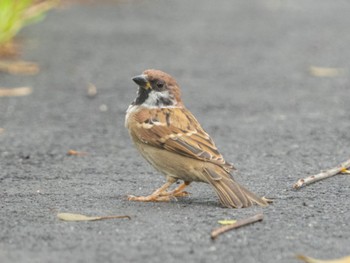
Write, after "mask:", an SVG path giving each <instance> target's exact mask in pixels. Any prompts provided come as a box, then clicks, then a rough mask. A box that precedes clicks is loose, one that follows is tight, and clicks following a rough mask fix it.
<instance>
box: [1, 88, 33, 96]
mask: <svg viewBox="0 0 350 263" xmlns="http://www.w3.org/2000/svg"><path fill="white" fill-rule="evenodd" d="M32 91H33V90H32V88H30V87H20V88H12V89H8V88H0V97H18V96H27V95H29V94H31V93H32Z"/></svg>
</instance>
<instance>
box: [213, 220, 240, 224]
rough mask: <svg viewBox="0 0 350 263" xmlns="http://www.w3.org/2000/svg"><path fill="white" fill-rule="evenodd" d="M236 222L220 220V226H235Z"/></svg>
mask: <svg viewBox="0 0 350 263" xmlns="http://www.w3.org/2000/svg"><path fill="white" fill-rule="evenodd" d="M236 222H237V220H219V221H218V223H219V224H220V225H233V224H234V223H236Z"/></svg>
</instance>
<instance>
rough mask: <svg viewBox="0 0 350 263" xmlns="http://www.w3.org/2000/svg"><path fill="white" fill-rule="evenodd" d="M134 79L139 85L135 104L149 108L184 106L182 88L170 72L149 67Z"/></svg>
mask: <svg viewBox="0 0 350 263" xmlns="http://www.w3.org/2000/svg"><path fill="white" fill-rule="evenodd" d="M132 80H133V81H134V82H135V83H136V84H137V85H138V86H139V90H138V94H137V98H136V100H135V101H134V102H133V104H134V105H142V106H145V107H148V108H167V107H182V105H183V104H182V101H181V91H180V88H179V86H178V84H177V83H176V81H175V79H174V78H173V77H172V76H170V75H169V74H167V73H165V72H162V71H160V70H155V69H148V70H145V71H144V72H143V73H142V74H141V75H138V76H135V77H133V78H132Z"/></svg>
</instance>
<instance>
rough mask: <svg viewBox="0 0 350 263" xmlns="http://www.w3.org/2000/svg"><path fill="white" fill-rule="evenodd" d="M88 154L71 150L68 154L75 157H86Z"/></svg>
mask: <svg viewBox="0 0 350 263" xmlns="http://www.w3.org/2000/svg"><path fill="white" fill-rule="evenodd" d="M87 154H88V153H87V152H78V151H75V150H69V151H68V152H67V155H74V156H85V155H87Z"/></svg>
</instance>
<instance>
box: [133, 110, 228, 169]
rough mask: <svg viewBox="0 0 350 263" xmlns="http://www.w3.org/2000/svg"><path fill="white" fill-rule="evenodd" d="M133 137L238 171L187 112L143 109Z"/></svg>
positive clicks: (139, 112)
mask: <svg viewBox="0 0 350 263" xmlns="http://www.w3.org/2000/svg"><path fill="white" fill-rule="evenodd" d="M133 121H135V122H136V125H132V126H133V134H134V135H135V136H136V137H137V138H138V139H139V140H140V141H142V142H143V143H146V144H148V145H152V146H154V147H158V148H163V149H165V150H168V151H170V152H173V153H177V154H180V155H183V156H187V157H190V158H193V159H197V160H202V161H207V162H211V163H215V164H217V165H220V166H222V167H223V168H225V170H227V171H228V172H229V171H230V170H232V169H234V167H233V165H232V164H230V163H227V162H226V161H225V160H224V158H223V156H222V155H221V154H220V153H219V151H218V149H217V147H216V146H215V144H214V142H213V140H212V139H211V138H210V136H209V135H208V134H207V133H206V132H205V131H204V130H203V128H202V127H201V126H200V124H199V123H198V121H197V120H196V118H195V117H194V116H193V115H192V114H191V112H190V111H188V110H187V109H186V108H161V109H148V108H143V109H141V110H140V111H138V112H136V113H135V114H134V116H133Z"/></svg>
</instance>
